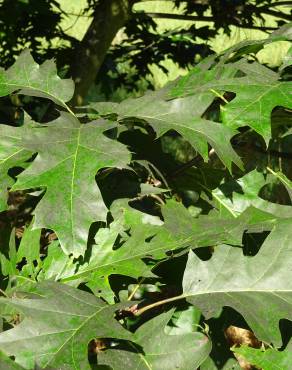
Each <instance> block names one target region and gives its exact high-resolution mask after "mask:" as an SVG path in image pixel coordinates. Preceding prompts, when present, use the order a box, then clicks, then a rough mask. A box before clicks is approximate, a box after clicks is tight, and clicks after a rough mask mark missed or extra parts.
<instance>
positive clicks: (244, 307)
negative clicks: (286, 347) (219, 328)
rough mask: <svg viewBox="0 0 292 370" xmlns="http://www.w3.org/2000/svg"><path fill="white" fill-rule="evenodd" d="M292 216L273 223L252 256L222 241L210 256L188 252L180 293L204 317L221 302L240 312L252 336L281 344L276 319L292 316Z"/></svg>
mask: <svg viewBox="0 0 292 370" xmlns="http://www.w3.org/2000/svg"><path fill="white" fill-rule="evenodd" d="M289 230H291V220H283V221H281V223H279V224H278V225H276V226H275V228H274V230H273V231H272V233H271V234H270V235H269V236H268V238H267V239H266V241H265V242H264V244H263V245H262V247H261V249H260V251H259V252H258V254H257V255H256V256H255V257H246V256H243V255H242V251H241V250H240V249H238V248H234V247H230V246H226V245H222V246H220V247H217V248H216V249H215V252H214V255H213V256H212V258H211V259H210V260H208V261H202V260H200V259H199V258H198V257H197V256H196V255H195V254H194V253H193V252H190V254H189V259H188V263H187V267H186V270H185V274H184V280H183V291H184V293H183V296H184V297H186V298H187V300H188V301H189V302H190V303H192V304H194V305H195V306H197V307H199V308H200V309H201V311H202V313H203V314H204V315H205V316H206V318H210V317H212V316H217V315H218V314H219V312H220V310H221V309H222V308H223V307H224V306H230V307H233V308H234V309H235V310H237V311H238V312H239V313H241V314H242V316H243V317H244V319H245V320H246V321H247V323H248V325H249V326H250V327H251V329H252V330H253V332H254V333H255V335H256V337H257V338H259V339H260V340H263V341H265V342H268V343H271V342H274V344H275V345H276V346H280V345H281V335H280V332H279V320H280V319H283V318H286V319H290V320H291V319H292V314H291V312H292V283H291V279H287V274H289V271H290V256H291V250H292V244H291V233H289Z"/></svg>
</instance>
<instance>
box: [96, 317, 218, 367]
mask: <svg viewBox="0 0 292 370" xmlns="http://www.w3.org/2000/svg"><path fill="white" fill-rule="evenodd" d="M172 313H173V311H170V312H168V313H164V314H161V315H159V316H158V317H155V318H154V319H152V320H149V321H148V322H146V323H145V324H143V325H142V326H140V327H139V328H138V330H137V331H136V332H135V334H134V336H133V340H134V341H135V343H137V344H138V345H140V346H141V348H139V347H138V346H135V345H134V344H132V345H131V347H129V348H128V349H129V350H130V351H129V350H128V351H125V350H123V349H115V350H110V352H109V353H108V352H107V351H106V352H104V353H101V354H100V355H98V361H99V363H100V364H106V365H109V366H111V367H112V369H115V370H116V369H119V368H121V364H123V365H122V367H125V366H126V368H127V369H129V370H131V369H133V370H134V369H141V370H142V369H145V370H150V369H151V370H162V369H184V370H191V369H196V368H197V367H198V366H200V364H201V363H202V362H203V361H204V360H205V359H206V357H207V356H208V355H209V353H210V351H211V343H210V341H209V340H208V338H207V337H206V336H205V335H204V334H202V333H199V332H193V333H187V334H183V335H168V334H166V333H165V326H166V324H167V323H168V321H169V319H170V317H171V314H172Z"/></svg>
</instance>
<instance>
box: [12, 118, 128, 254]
mask: <svg viewBox="0 0 292 370" xmlns="http://www.w3.org/2000/svg"><path fill="white" fill-rule="evenodd" d="M113 127H115V124H114V123H109V122H105V121H104V120H99V121H95V122H91V123H89V124H86V125H81V124H80V123H79V122H78V121H77V119H76V118H75V117H73V116H72V115H70V114H68V113H62V114H61V116H60V117H59V118H58V119H57V120H56V121H54V122H53V123H50V124H48V125H47V126H44V125H39V124H34V125H33V126H32V127H30V129H29V130H26V131H25V135H24V136H23V137H22V141H21V147H22V148H29V149H30V150H31V151H32V152H34V153H38V155H37V157H36V158H35V160H34V161H33V162H32V163H31V165H30V166H29V167H28V168H27V169H26V170H25V171H24V172H22V173H21V174H20V175H19V176H18V178H17V182H16V184H15V185H14V186H13V187H12V190H24V189H32V188H39V187H40V188H45V189H46V192H45V195H44V196H43V198H42V199H41V201H40V202H39V204H38V206H37V207H36V209H35V211H34V214H35V223H34V228H42V227H44V228H48V229H52V230H54V231H55V233H56V234H57V236H58V238H59V240H60V244H61V247H62V249H63V250H64V251H65V253H67V254H70V253H72V254H73V256H74V257H78V256H80V255H82V254H83V253H84V252H85V249H86V244H87V238H88V231H89V227H90V225H91V223H92V222H94V221H97V220H102V221H104V220H105V219H106V215H107V208H106V206H105V204H104V201H103V199H102V195H101V193H100V190H99V188H98V187H97V185H96V182H95V175H96V173H97V171H98V170H100V169H102V168H105V167H116V168H124V167H127V163H129V162H130V153H129V152H128V150H127V148H126V147H125V146H124V145H122V144H121V143H118V142H117V141H114V140H111V139H109V138H107V137H106V136H105V135H104V134H103V133H104V131H106V130H108V129H110V128H113ZM14 130H15V132H16V133H18V128H14Z"/></svg>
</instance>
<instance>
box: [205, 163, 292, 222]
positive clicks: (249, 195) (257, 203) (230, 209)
mask: <svg viewBox="0 0 292 370" xmlns="http://www.w3.org/2000/svg"><path fill="white" fill-rule="evenodd" d="M266 184H267V182H266V179H265V177H264V175H263V174H262V173H261V172H258V171H257V170H253V171H251V172H249V173H247V174H246V175H244V176H243V177H241V178H239V179H237V180H236V181H235V180H231V181H230V182H226V183H223V184H222V185H220V186H219V187H218V188H217V189H215V190H213V191H212V195H213V198H214V204H215V207H216V208H217V209H218V211H219V213H220V214H221V215H222V216H226V215H232V216H234V217H237V216H238V215H240V214H241V213H242V212H243V211H245V210H246V209H247V208H248V207H250V206H252V207H253V208H257V209H259V210H261V211H263V212H267V213H270V214H272V215H274V216H276V217H279V218H282V217H283V218H289V217H291V207H290V206H284V205H279V204H276V203H272V202H269V201H267V200H264V199H262V198H261V197H260V196H259V192H260V190H261V189H262V187H263V186H264V185H266Z"/></svg>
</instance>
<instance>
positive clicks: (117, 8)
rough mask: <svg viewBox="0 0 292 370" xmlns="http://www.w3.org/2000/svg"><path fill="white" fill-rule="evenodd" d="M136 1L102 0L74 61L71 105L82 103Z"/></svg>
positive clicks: (71, 70) (72, 66)
mask: <svg viewBox="0 0 292 370" xmlns="http://www.w3.org/2000/svg"><path fill="white" fill-rule="evenodd" d="M133 3H134V1H133V0H100V2H99V4H98V6H97V7H96V9H95V12H94V17H93V20H92V22H91V24H90V26H89V28H88V30H87V32H86V34H85V36H84V38H83V40H82V41H81V43H80V44H79V46H78V50H76V52H75V55H74V60H73V62H72V64H71V69H70V72H71V76H72V77H73V79H74V81H75V93H74V97H73V99H72V101H71V105H82V103H83V100H84V97H85V96H86V94H87V92H88V90H89V88H90V87H91V85H92V84H93V82H94V81H95V78H96V76H97V74H98V71H99V69H100V67H101V65H102V63H103V61H104V58H105V55H106V53H107V51H108V49H109V47H110V45H111V43H112V41H113V39H114V37H115V35H116V34H117V32H118V31H119V29H120V28H122V27H123V26H124V25H125V23H126V21H127V20H128V18H129V16H130V12H131V7H132V5H133Z"/></svg>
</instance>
